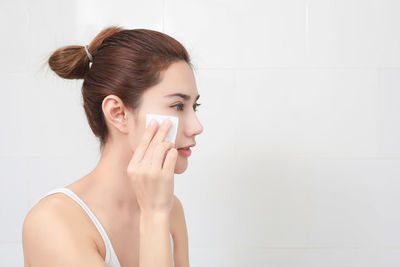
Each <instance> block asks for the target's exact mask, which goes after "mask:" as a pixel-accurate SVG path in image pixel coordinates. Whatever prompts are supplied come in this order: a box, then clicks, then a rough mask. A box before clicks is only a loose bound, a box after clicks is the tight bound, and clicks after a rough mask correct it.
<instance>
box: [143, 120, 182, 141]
mask: <svg viewBox="0 0 400 267" xmlns="http://www.w3.org/2000/svg"><path fill="white" fill-rule="evenodd" d="M152 119H155V120H156V121H157V122H158V127H160V126H161V124H162V123H163V122H164V121H165V119H170V120H171V121H172V125H171V126H170V128H169V132H168V134H167V136H166V137H165V139H164V140H165V141H167V142H171V143H173V144H175V139H176V134H177V133H178V125H179V118H178V117H175V116H166V115H158V114H146V128H147V126H148V125H149V123H150V121H151V120H152Z"/></svg>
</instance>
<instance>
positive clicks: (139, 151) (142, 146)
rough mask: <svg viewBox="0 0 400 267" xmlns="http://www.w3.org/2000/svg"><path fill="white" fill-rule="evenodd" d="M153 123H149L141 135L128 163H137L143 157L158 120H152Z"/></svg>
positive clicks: (156, 127)
mask: <svg viewBox="0 0 400 267" xmlns="http://www.w3.org/2000/svg"><path fill="white" fill-rule="evenodd" d="M154 122H155V124H154V125H151V124H149V125H148V126H147V128H146V130H145V132H144V134H143V136H142V139H141V141H140V143H139V145H138V147H137V148H136V150H135V153H134V154H133V156H132V159H131V162H130V163H129V164H134V165H135V164H137V163H139V162H141V161H142V160H143V157H144V155H145V153H146V150H147V148H148V147H149V144H150V142H151V140H152V138H153V136H154V134H155V133H156V132H157V129H158V122H157V121H156V120H154Z"/></svg>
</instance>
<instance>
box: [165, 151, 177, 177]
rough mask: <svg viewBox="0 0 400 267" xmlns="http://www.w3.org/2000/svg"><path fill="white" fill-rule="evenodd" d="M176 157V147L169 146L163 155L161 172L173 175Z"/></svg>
mask: <svg viewBox="0 0 400 267" xmlns="http://www.w3.org/2000/svg"><path fill="white" fill-rule="evenodd" d="M177 158H178V150H177V149H176V148H171V149H170V150H168V152H167V156H166V157H165V161H164V165H163V167H162V172H163V173H164V174H165V175H167V176H170V175H173V174H174V171H175V165H176V160H177Z"/></svg>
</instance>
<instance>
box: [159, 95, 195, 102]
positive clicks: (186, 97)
mask: <svg viewBox="0 0 400 267" xmlns="http://www.w3.org/2000/svg"><path fill="white" fill-rule="evenodd" d="M175 96H177V97H181V98H183V100H185V101H187V100H189V99H190V98H191V96H190V95H185V94H181V93H175V94H169V95H165V97H175ZM199 97H200V95H197V97H196V99H195V101H196V100H197V99H199Z"/></svg>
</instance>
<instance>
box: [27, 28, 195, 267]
mask: <svg viewBox="0 0 400 267" xmlns="http://www.w3.org/2000/svg"><path fill="white" fill-rule="evenodd" d="M48 63H49V65H50V67H51V69H52V70H53V71H54V72H55V73H57V74H58V75H59V76H60V77H63V78H66V79H84V81H83V85H82V95H83V106H84V110H85V113H86V117H87V119H88V122H89V125H90V128H91V129H92V131H93V133H94V134H95V135H96V136H97V137H98V138H99V140H100V151H101V158H100V160H99V162H98V164H97V166H96V167H95V168H94V170H93V171H91V172H90V173H89V174H87V175H86V176H84V177H82V178H81V179H79V180H77V181H75V182H73V183H72V184H70V185H68V186H66V187H62V188H57V189H54V190H52V191H50V192H48V193H47V194H45V195H44V196H43V197H42V198H41V199H40V201H38V203H36V205H35V206H33V208H32V209H31V210H30V211H29V213H28V214H27V215H26V217H25V220H24V224H23V229H22V232H23V251H24V261H25V267H47V266H49V267H50V266H51V267H54V266H59V267H61V266H68V267H72V266H74V267H80V266H82V267H87V266H94V267H101V266H103V267H105V266H108V267H120V266H121V267H136V266H140V267H156V266H157V267H170V266H175V267H188V266H189V255H188V236H187V229H186V222H185V216H184V212H183V207H182V204H181V202H180V201H179V199H178V198H177V197H176V196H175V195H174V194H173V192H174V190H173V189H174V173H177V174H180V173H183V172H184V171H185V170H186V168H187V164H188V157H189V156H190V153H191V152H190V148H189V149H187V147H191V146H194V145H195V144H196V143H195V137H196V135H198V134H200V133H201V132H202V131H203V127H202V125H201V124H200V122H199V120H198V118H197V115H196V113H195V112H196V108H197V106H198V105H200V104H198V103H197V100H198V98H199V94H198V92H197V89H196V83H195V78H194V75H193V71H192V64H191V63H190V58H189V55H188V53H187V51H186V49H185V48H184V47H183V46H182V45H181V44H180V43H179V42H178V41H176V40H175V39H173V38H171V37H170V36H168V35H166V34H163V33H160V32H157V31H152V30H147V29H135V30H127V29H123V28H121V27H114V26H112V27H108V28H106V29H104V30H103V31H101V32H100V33H99V34H98V35H97V36H96V37H95V39H94V40H93V41H92V42H91V43H90V44H89V46H67V47H62V48H60V49H57V50H56V51H54V53H53V54H52V55H51V56H50V58H49V60H48ZM148 113H150V114H160V115H167V116H176V117H178V118H179V127H178V132H177V136H176V141H175V143H171V142H167V141H165V140H164V139H165V137H166V135H167V133H168V131H169V129H170V127H171V125H168V124H167V125H158V124H156V125H150V124H149V126H148V127H146V114H148ZM167 121H168V120H167ZM171 243H173V246H172V245H171Z"/></svg>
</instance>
